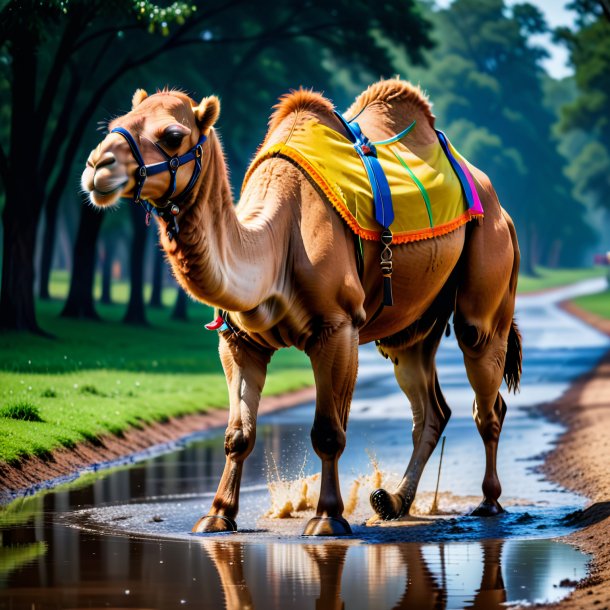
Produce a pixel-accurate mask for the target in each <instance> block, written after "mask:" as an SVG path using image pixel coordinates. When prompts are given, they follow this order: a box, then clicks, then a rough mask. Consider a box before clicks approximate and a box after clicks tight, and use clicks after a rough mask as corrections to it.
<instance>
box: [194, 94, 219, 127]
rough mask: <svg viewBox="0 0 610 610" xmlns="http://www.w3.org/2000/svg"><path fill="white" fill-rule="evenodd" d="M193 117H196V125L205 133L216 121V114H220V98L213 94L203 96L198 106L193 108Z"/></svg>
mask: <svg viewBox="0 0 610 610" xmlns="http://www.w3.org/2000/svg"><path fill="white" fill-rule="evenodd" d="M193 113H194V114H195V119H197V125H198V126H199V129H201V131H202V133H207V132H208V131H209V129H210V127H212V125H214V123H216V120H217V119H218V115H219V114H220V100H219V99H218V98H217V97H216V96H215V95H210V97H204V98H203V99H202V100H201V104H199V106H195V107H194V108H193Z"/></svg>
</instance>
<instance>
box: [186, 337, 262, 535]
mask: <svg viewBox="0 0 610 610" xmlns="http://www.w3.org/2000/svg"><path fill="white" fill-rule="evenodd" d="M219 352H220V359H221V361H222V367H223V369H224V372H225V376H226V378H227V385H228V388H229V402H230V412H229V424H228V426H227V430H226V432H225V454H226V462H225V467H224V471H223V473H222V478H221V479H220V484H219V485H218V491H217V492H216V495H215V496H214V501H213V502H212V508H211V509H210V512H209V513H208V514H207V515H205V516H203V517H201V518H200V519H199V520H198V521H197V523H195V525H194V526H193V532H195V533H201V532H228V531H236V530H237V525H236V523H235V518H236V517H237V511H238V509H239V486H240V483H241V474H242V470H243V464H244V461H245V459H246V458H247V457H248V455H250V453H251V452H252V449H253V448H254V441H255V439H256V414H257V411H258V403H259V402H260V397H261V392H262V391H263V386H264V385H265V378H266V376H267V365H268V364H269V360H271V356H272V354H273V352H272V351H269V350H264V349H262V348H258V347H254V346H252V345H250V344H249V343H246V342H245V341H244V340H243V339H239V338H238V337H236V336H235V335H232V334H229V333H224V334H221V335H220V345H219Z"/></svg>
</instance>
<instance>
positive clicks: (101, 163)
mask: <svg viewBox="0 0 610 610" xmlns="http://www.w3.org/2000/svg"><path fill="white" fill-rule="evenodd" d="M115 161H116V158H115V156H114V155H113V154H112V153H111V152H106V153H104V154H103V155H102V156H101V157H100V158H99V159H98V160H97V162H96V163H95V168H96V169H99V168H100V167H107V166H108V165H112V164H113V163H114V162H115Z"/></svg>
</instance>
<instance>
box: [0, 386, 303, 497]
mask: <svg viewBox="0 0 610 610" xmlns="http://www.w3.org/2000/svg"><path fill="white" fill-rule="evenodd" d="M313 400H315V388H305V389H303V390H298V391H296V392H292V393H290V394H282V395H279V396H266V397H263V398H262V400H261V403H260V406H259V410H258V412H259V414H264V413H270V412H271V411H277V410H280V409H287V408H289V407H294V406H296V405H299V404H302V403H305V402H310V401H313ZM228 418H229V410H228V409H216V410H212V411H209V412H208V413H203V414H197V415H187V416H185V417H180V418H171V419H170V420H169V421H168V422H166V423H155V424H151V425H149V426H146V427H144V428H142V429H136V428H130V429H129V430H126V431H125V432H124V434H123V435H122V436H116V435H113V434H108V435H106V436H104V437H102V438H100V440H99V442H97V443H91V442H84V443H80V444H79V445H77V446H76V447H75V448H74V449H64V448H61V449H57V450H55V451H54V452H53V453H52V457H51V459H48V460H42V459H40V458H37V457H31V458H27V459H25V460H23V461H22V462H21V463H19V464H18V465H17V466H9V465H8V464H3V463H0V503H4V502H7V501H10V500H11V499H12V498H13V497H15V496H16V495H22V494H24V493H28V494H29V493H32V492H35V491H38V490H39V489H44V488H47V487H49V486H51V485H53V480H54V479H57V478H58V477H68V476H71V475H74V474H75V473H77V472H78V471H80V470H83V469H84V468H88V467H90V466H92V465H95V464H101V463H103V462H109V461H112V460H117V459H119V458H122V457H126V456H128V455H132V454H134V453H138V452H140V451H145V450H147V449H150V448H151V447H154V446H155V445H162V444H165V443H171V442H172V441H176V440H178V439H180V438H182V437H184V436H187V435H189V434H192V433H193V432H198V431H200V430H207V429H209V428H214V427H218V426H223V427H224V426H225V425H226V424H227V421H228Z"/></svg>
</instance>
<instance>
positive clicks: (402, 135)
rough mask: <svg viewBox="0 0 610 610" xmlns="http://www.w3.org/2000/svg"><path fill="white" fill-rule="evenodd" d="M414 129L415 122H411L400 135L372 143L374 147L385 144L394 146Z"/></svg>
mask: <svg viewBox="0 0 610 610" xmlns="http://www.w3.org/2000/svg"><path fill="white" fill-rule="evenodd" d="M413 127H415V121H413V122H412V123H411V124H410V125H409V126H408V127H407V128H406V129H403V130H402V131H401V132H400V133H397V134H396V135H395V136H392V137H391V138H388V139H387V140H379V142H373V145H374V146H385V145H386V144H394V143H395V142H398V140H402V138H404V137H405V136H406V135H407V134H408V133H409V132H410V131H411V130H412V129H413Z"/></svg>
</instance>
